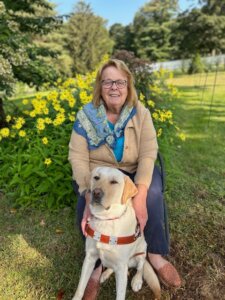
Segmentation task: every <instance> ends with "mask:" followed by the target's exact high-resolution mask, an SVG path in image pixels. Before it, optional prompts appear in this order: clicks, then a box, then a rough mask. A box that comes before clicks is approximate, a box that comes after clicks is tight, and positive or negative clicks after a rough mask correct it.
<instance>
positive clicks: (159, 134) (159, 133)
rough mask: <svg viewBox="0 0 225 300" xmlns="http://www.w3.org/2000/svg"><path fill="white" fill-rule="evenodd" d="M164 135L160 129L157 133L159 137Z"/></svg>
mask: <svg viewBox="0 0 225 300" xmlns="http://www.w3.org/2000/svg"><path fill="white" fill-rule="evenodd" d="M161 135H162V128H159V130H158V131H157V137H160V136H161Z"/></svg>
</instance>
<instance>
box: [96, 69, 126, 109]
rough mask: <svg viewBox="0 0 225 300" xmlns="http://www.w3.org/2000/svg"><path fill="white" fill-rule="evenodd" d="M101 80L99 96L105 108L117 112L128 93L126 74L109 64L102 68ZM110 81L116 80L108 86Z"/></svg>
mask: <svg viewBox="0 0 225 300" xmlns="http://www.w3.org/2000/svg"><path fill="white" fill-rule="evenodd" d="M103 80H104V81H103ZM101 81H102V83H101V96H102V99H103V100H104V101H105V104H106V107H107V109H108V110H109V111H112V112H118V113H119V112H120V111H121V109H122V107H123V105H124V103H125V101H126V99H127V95H128V87H127V84H128V82H127V76H126V74H125V73H124V72H122V71H120V70H118V69H117V68H115V67H113V66H109V67H107V68H105V69H104V70H103V72H102V78H101ZM110 81H117V82H114V83H113V84H111V86H110Z"/></svg>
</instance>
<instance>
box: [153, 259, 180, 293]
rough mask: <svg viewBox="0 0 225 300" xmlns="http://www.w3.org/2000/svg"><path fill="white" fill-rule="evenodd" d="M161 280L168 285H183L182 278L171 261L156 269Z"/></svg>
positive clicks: (177, 286) (176, 286)
mask: <svg viewBox="0 0 225 300" xmlns="http://www.w3.org/2000/svg"><path fill="white" fill-rule="evenodd" d="M156 273H157V274H158V277H159V280H160V281H161V282H162V283H163V284H164V285H165V286H166V287H173V288H179V287H180V286H181V278H180V276H179V274H178V272H177V270H176V269H175V267H174V266H173V265H172V264H171V263H169V262H168V263H166V264H165V265H164V266H163V267H161V268H160V269H158V270H156Z"/></svg>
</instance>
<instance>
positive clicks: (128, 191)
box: [121, 176, 138, 204]
mask: <svg viewBox="0 0 225 300" xmlns="http://www.w3.org/2000/svg"><path fill="white" fill-rule="evenodd" d="M124 181H125V185H124V190H123V195H122V200H121V202H122V204H125V203H126V202H127V200H128V199H130V198H132V197H134V196H135V195H136V194H137V192H138V190H137V188H136V186H135V184H134V183H133V181H132V180H131V179H130V177H129V176H125V179H124Z"/></svg>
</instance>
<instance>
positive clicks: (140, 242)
mask: <svg viewBox="0 0 225 300" xmlns="http://www.w3.org/2000/svg"><path fill="white" fill-rule="evenodd" d="M90 190H91V203H90V210H91V214H92V216H91V219H90V221H89V223H88V224H87V226H86V232H87V239H86V256H85V259H84V263H83V267H82V272H81V277H80V282H79V285H78V288H77V291H76V293H75V295H74V297H73V300H81V299H82V297H83V294H84V290H85V288H86V285H87V282H88V280H89V278H90V276H91V273H92V270H93V268H94V266H95V263H96V261H97V259H99V258H100V259H101V262H102V264H103V266H104V267H106V268H107V269H106V270H105V271H104V272H103V273H102V275H101V279H100V281H101V283H102V282H104V281H105V280H106V279H107V278H108V277H109V276H110V275H111V274H112V273H113V272H115V278H116V300H124V299H125V296H126V287H127V273H128V268H136V269H137V272H136V274H135V275H134V277H133V279H132V282H131V287H132V289H133V291H135V292H137V291H139V290H140V289H141V287H142V283H143V278H144V279H145V280H146V282H147V283H148V285H149V286H150V288H151V289H152V291H153V293H154V295H155V298H156V299H160V293H161V292H160V285H159V281H158V278H157V276H156V274H155V273H154V271H153V269H152V267H151V266H150V264H149V263H148V262H147V260H146V248H147V247H146V242H145V240H144V237H143V235H141V234H140V231H139V226H138V222H137V219H136V216H135V212H134V209H133V206H132V201H131V198H132V197H133V196H135V194H136V193H137V189H136V186H135V185H134V183H133V182H132V181H131V179H130V178H129V177H128V176H126V175H124V174H123V173H122V172H120V171H119V170H117V169H113V168H109V167H98V168H95V169H94V170H93V171H92V174H91V184H90Z"/></svg>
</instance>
